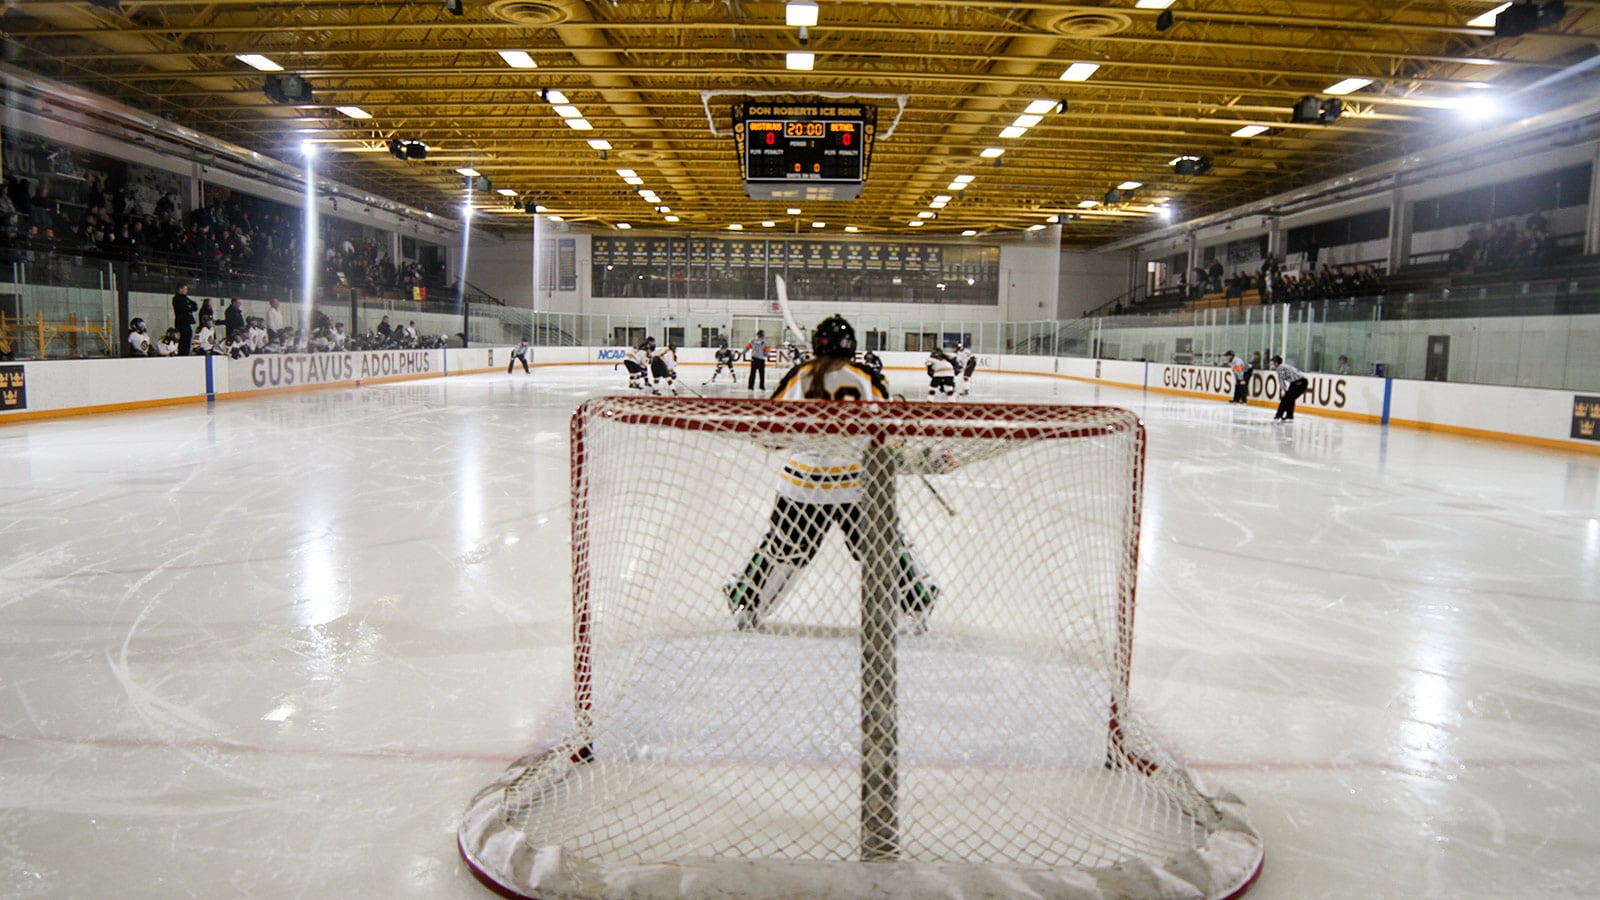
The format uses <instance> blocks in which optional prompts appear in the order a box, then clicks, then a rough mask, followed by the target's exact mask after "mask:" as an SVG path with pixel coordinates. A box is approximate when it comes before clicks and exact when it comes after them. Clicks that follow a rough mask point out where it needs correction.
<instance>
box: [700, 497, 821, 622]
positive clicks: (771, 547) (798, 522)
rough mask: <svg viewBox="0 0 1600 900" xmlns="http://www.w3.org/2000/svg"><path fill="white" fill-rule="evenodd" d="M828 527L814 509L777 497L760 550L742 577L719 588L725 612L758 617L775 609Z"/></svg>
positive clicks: (746, 567) (818, 512) (815, 553)
mask: <svg viewBox="0 0 1600 900" xmlns="http://www.w3.org/2000/svg"><path fill="white" fill-rule="evenodd" d="M828 524H829V519H828V518H827V515H826V513H824V512H822V511H821V509H820V508H819V507H818V506H817V505H815V504H810V503H796V502H794V501H792V500H790V499H788V498H787V497H779V498H778V502H777V503H776V504H775V505H774V506H773V508H772V527H771V529H769V530H768V531H767V535H766V537H764V538H762V540H761V546H760V547H758V548H756V552H755V554H754V555H753V556H751V557H750V562H749V563H748V564H746V565H745V567H744V573H743V574H742V575H740V576H739V577H738V578H736V579H734V580H733V581H730V582H728V583H727V584H726V585H724V586H723V588H722V590H723V594H724V595H725V596H726V597H727V599H728V608H729V609H730V610H732V611H734V612H738V611H739V610H741V609H748V610H751V611H752V612H754V613H760V614H765V613H768V612H771V611H772V610H773V609H774V608H776V606H777V604H778V601H779V600H781V599H782V598H783V591H784V588H786V587H788V585H789V582H790V580H791V579H793V578H794V576H795V573H797V572H799V571H800V570H801V569H802V568H804V567H805V566H806V564H807V563H809V562H811V560H812V559H813V558H815V557H816V555H817V548H818V547H820V546H821V545H822V538H823V536H824V535H826V534H827V531H828Z"/></svg>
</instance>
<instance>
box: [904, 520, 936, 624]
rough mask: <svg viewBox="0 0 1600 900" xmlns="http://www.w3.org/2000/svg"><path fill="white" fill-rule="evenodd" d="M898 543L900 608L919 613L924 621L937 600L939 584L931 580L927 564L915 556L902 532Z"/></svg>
mask: <svg viewBox="0 0 1600 900" xmlns="http://www.w3.org/2000/svg"><path fill="white" fill-rule="evenodd" d="M900 544H901V547H902V548H903V549H901V551H900V556H899V558H898V562H899V566H900V590H901V591H902V592H903V594H902V596H901V600H900V608H901V609H902V610H904V611H906V612H908V613H920V614H922V617H923V620H924V621H926V617H927V614H928V613H930V612H932V611H933V605H934V603H936V602H938V600H939V585H938V583H937V582H935V581H934V580H933V576H932V575H931V574H930V573H929V572H928V568H927V566H924V565H923V564H922V560H921V559H918V558H917V554H916V553H915V552H914V551H913V550H912V549H911V543H910V542H909V541H907V540H906V537H905V535H904V534H901V535H900Z"/></svg>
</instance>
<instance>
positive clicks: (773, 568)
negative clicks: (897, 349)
mask: <svg viewBox="0 0 1600 900" xmlns="http://www.w3.org/2000/svg"><path fill="white" fill-rule="evenodd" d="M811 346H812V349H813V350H815V351H816V353H815V355H814V356H813V357H812V358H811V359H810V360H808V361H807V362H804V363H801V364H800V365H798V366H795V367H794V368H792V369H790V370H789V371H788V372H786V373H784V376H783V378H782V380H780V381H779V382H778V387H777V388H776V389H775V390H774V391H773V393H772V397H773V399H775V400H839V401H844V400H887V399H888V398H889V387H888V384H887V383H885V382H884V380H883V376H882V375H877V374H873V373H872V372H869V371H867V370H866V369H863V368H862V367H861V366H858V365H856V364H855V362H854V361H853V360H854V357H855V352H856V333H855V329H854V328H852V327H851V326H850V323H849V322H847V321H845V320H844V319H843V318H841V317H839V316H830V317H828V318H826V319H824V320H822V324H820V325H818V326H817V329H816V331H815V332H813V333H812V336H811ZM940 465H944V466H948V467H953V464H952V463H951V462H950V461H949V460H948V457H941V458H940ZM860 499H861V456H860V454H859V453H852V452H848V451H847V452H844V453H832V454H824V453H822V452H820V451H816V450H802V451H799V452H796V453H794V454H792V455H791V456H790V457H789V458H788V460H787V461H786V462H785V464H784V467H783V473H782V475H781V476H780V477H779V479H778V496H777V500H776V501H775V503H774V505H773V508H772V517H771V527H769V528H768V529H767V534H766V536H765V537H764V538H762V539H761V545H760V546H759V547H757V548H756V551H755V553H754V554H753V555H751V557H750V562H749V563H747V564H746V565H745V567H744V572H743V573H742V574H740V575H739V576H738V577H737V578H734V579H733V580H731V581H729V582H728V583H727V584H725V585H723V588H722V591H723V595H724V596H725V597H726V598H727V601H728V609H729V610H730V611H732V613H733V617H734V619H733V621H734V626H735V627H736V628H738V629H739V630H740V631H748V630H751V629H754V628H755V627H757V626H758V625H759V624H760V622H761V619H762V617H764V616H766V615H768V614H769V613H771V612H772V610H773V609H774V608H775V607H776V606H777V604H778V601H779V600H781V599H782V597H783V592H784V588H785V587H786V586H787V585H788V584H789V583H790V581H791V580H792V579H793V578H794V576H795V575H796V574H798V573H799V571H800V570H801V569H802V568H804V567H805V566H806V564H808V563H810V562H811V560H812V559H813V558H814V557H815V556H816V555H817V550H818V548H819V547H821V546H822V542H823V539H824V538H826V537H827V535H828V530H829V529H830V528H832V527H833V526H834V525H838V526H839V527H840V528H841V529H843V531H844V537H845V542H846V544H847V545H848V546H849V548H850V554H851V556H853V557H855V558H856V560H857V561H859V560H860V559H861V552H860V542H861V539H862V533H861V532H862V528H863V523H862V522H861V519H860V510H859V508H858V505H857V504H858V502H859V501H860ZM894 537H895V540H896V542H897V543H898V545H899V547H898V551H897V552H896V554H895V558H896V560H897V562H898V568H899V573H898V579H897V580H898V589H899V592H900V610H901V612H902V614H903V615H904V616H905V627H906V628H907V630H909V631H912V632H914V633H920V632H922V631H926V630H927V625H928V614H929V612H930V611H931V610H932V609H933V604H934V601H935V600H937V599H938V596H939V586H938V585H937V584H935V583H934V581H933V579H932V578H931V577H929V575H928V572H927V570H926V569H924V568H923V566H922V564H921V562H920V561H919V560H918V559H917V557H916V555H915V554H913V553H912V550H911V545H910V544H909V543H908V542H907V540H906V537H905V535H904V534H903V533H902V532H901V531H900V529H899V528H898V527H896V528H895V529H894Z"/></svg>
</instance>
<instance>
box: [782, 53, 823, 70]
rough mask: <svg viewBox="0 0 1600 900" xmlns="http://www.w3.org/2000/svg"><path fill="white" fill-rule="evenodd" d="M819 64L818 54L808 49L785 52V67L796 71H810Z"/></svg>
mask: <svg viewBox="0 0 1600 900" xmlns="http://www.w3.org/2000/svg"><path fill="white" fill-rule="evenodd" d="M816 65H817V55H816V54H815V53H812V52H810V51H808V50H791V51H789V52H788V53H786V54H784V58H783V67H784V68H785V69H790V70H792V71H795V72H809V71H811V70H812V69H814V68H815V67H816Z"/></svg>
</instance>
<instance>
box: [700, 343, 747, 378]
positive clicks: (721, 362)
mask: <svg viewBox="0 0 1600 900" xmlns="http://www.w3.org/2000/svg"><path fill="white" fill-rule="evenodd" d="M738 357H739V354H737V353H734V352H733V349H732V348H731V347H729V346H728V345H727V344H723V345H722V346H720V347H718V348H717V370H716V371H715V372H712V373H711V377H710V378H709V379H707V380H706V381H705V384H711V383H712V382H714V381H716V380H717V376H718V375H721V374H722V370H723V369H724V368H726V369H727V370H728V377H730V378H732V379H733V383H734V384H738V383H739V372H738V370H736V369H734V367H733V363H734V360H736V359H738Z"/></svg>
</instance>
